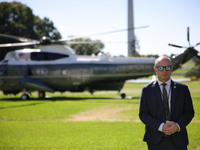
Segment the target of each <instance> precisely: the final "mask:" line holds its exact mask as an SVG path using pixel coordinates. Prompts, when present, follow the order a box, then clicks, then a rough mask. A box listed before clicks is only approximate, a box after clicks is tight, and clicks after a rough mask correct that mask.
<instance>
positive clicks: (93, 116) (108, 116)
mask: <svg viewBox="0 0 200 150" xmlns="http://www.w3.org/2000/svg"><path fill="white" fill-rule="evenodd" d="M131 109H132V108H131V107H128V108H125V107H115V108H110V107H100V108H96V109H93V110H88V111H85V112H81V113H79V114H75V115H72V116H71V118H70V119H65V120H64V121H109V122H112V121H134V122H136V121H137V122H139V121H140V120H139V119H135V120H133V119H132V118H131V117H130V116H126V117H124V115H122V113H123V112H124V111H129V110H131Z"/></svg>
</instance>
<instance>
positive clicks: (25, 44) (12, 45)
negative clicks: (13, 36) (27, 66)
mask: <svg viewBox="0 0 200 150" xmlns="http://www.w3.org/2000/svg"><path fill="white" fill-rule="evenodd" d="M37 44H39V42H38V41H36V42H26V43H7V44H0V47H17V46H28V45H37Z"/></svg>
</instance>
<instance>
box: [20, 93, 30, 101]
mask: <svg viewBox="0 0 200 150" xmlns="http://www.w3.org/2000/svg"><path fill="white" fill-rule="evenodd" d="M21 99H22V100H27V99H29V95H28V94H23V95H22V96H21Z"/></svg>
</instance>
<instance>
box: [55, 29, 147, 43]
mask: <svg viewBox="0 0 200 150" xmlns="http://www.w3.org/2000/svg"><path fill="white" fill-rule="evenodd" d="M147 27H149V26H141V27H135V28H129V29H122V30H115V31H109V32H103V33H97V34H91V35H88V36H83V37H71V38H67V39H60V40H57V41H58V42H65V41H69V40H74V39H79V38H86V37H90V36H97V35H103V34H110V33H115V32H122V31H128V30H134V29H141V28H147Z"/></svg>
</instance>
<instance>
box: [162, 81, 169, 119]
mask: <svg viewBox="0 0 200 150" xmlns="http://www.w3.org/2000/svg"><path fill="white" fill-rule="evenodd" d="M162 85H163V102H164V106H165V112H166V120H168V121H170V113H169V104H168V97H167V91H166V88H165V86H166V85H167V84H166V83H162Z"/></svg>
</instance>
